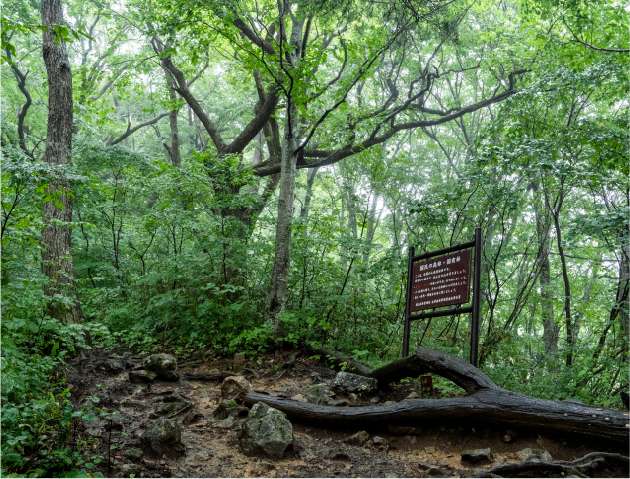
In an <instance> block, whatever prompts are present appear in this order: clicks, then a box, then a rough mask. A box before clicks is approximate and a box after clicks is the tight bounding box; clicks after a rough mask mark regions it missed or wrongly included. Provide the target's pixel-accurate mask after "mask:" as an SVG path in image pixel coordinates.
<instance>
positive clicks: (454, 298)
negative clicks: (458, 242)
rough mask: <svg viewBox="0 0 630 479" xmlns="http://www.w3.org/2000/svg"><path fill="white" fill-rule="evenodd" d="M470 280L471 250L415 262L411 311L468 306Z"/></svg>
mask: <svg viewBox="0 0 630 479" xmlns="http://www.w3.org/2000/svg"><path fill="white" fill-rule="evenodd" d="M469 277H470V249H463V250H460V251H456V252H455V253H449V254H446V255H443V256H439V257H433V258H428V259H425V260H421V261H417V262H414V263H413V281H412V284H411V311H420V310H422V309H429V308H438V307H440V306H449V305H453V304H464V303H467V302H468V298H469Z"/></svg>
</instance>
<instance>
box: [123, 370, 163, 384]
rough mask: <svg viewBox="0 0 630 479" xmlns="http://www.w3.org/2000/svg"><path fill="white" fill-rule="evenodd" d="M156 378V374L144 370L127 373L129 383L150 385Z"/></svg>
mask: <svg viewBox="0 0 630 479" xmlns="http://www.w3.org/2000/svg"><path fill="white" fill-rule="evenodd" d="M156 378H157V374H155V373H154V372H153V371H147V370H145V369H136V370H134V371H129V382H132V383H136V384H137V383H152V382H153V381H155V380H156Z"/></svg>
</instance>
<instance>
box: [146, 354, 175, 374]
mask: <svg viewBox="0 0 630 479" xmlns="http://www.w3.org/2000/svg"><path fill="white" fill-rule="evenodd" d="M144 369H146V370H148V371H153V372H154V373H155V374H157V377H158V379H162V380H164V381H177V380H178V379H179V375H178V374H177V372H176V369H177V360H176V359H175V356H173V355H172V354H166V353H157V354H152V355H150V356H148V357H147V358H145V360H144Z"/></svg>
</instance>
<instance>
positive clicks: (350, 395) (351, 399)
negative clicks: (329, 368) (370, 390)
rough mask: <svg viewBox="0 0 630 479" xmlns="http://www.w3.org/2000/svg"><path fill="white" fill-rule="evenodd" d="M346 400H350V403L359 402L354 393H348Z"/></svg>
mask: <svg viewBox="0 0 630 479" xmlns="http://www.w3.org/2000/svg"><path fill="white" fill-rule="evenodd" d="M348 399H350V401H352V402H356V401H358V400H359V396H357V395H356V394H355V393H350V394H348Z"/></svg>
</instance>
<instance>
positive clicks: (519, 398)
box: [245, 348, 630, 443]
mask: <svg viewBox="0 0 630 479" xmlns="http://www.w3.org/2000/svg"><path fill="white" fill-rule="evenodd" d="M426 372H432V373H435V374H438V375H440V376H443V377H445V378H448V379H450V380H452V381H453V382H454V383H456V384H458V385H459V386H461V387H462V388H464V389H465V390H466V391H467V392H468V393H469V395H468V396H463V397H451V398H443V399H410V400H405V401H401V402H398V403H395V404H388V405H373V406H358V407H336V406H320V405H315V404H310V403H306V402H300V401H293V400H290V399H282V398H278V397H274V396H270V395H266V394H261V393H257V392H252V393H249V394H248V395H247V396H246V397H245V402H246V403H247V404H254V403H256V402H259V401H260V402H264V403H266V404H268V405H270V406H272V407H275V408H276V409H279V410H281V411H283V412H285V413H286V414H287V415H288V416H289V417H290V418H292V419H295V420H299V421H309V422H315V423H320V424H323V423H326V424H328V425H330V426H339V427H352V426H360V427H364V426H366V425H372V426H379V425H381V426H387V425H391V424H404V425H406V426H412V425H419V424H422V425H424V424H427V423H429V422H434V421H436V422H439V423H440V424H443V423H445V422H456V423H458V424H461V423H463V422H467V423H476V424H497V425H510V426H517V427H523V428H528V429H532V428H533V429H536V430H537V431H541V432H562V433H568V434H577V435H582V436H586V437H590V438H596V439H602V440H606V441H614V442H624V443H627V442H628V432H629V431H630V429H629V428H630V424H629V419H630V418H629V417H628V413H627V412H622V411H616V410H608V409H603V408H595V407H589V406H585V405H581V404H577V403H570V402H564V401H549V400H543V399H536V398H531V397H528V396H525V395H522V394H518V393H513V392H510V391H507V390H505V389H502V388H500V387H498V386H497V385H496V384H494V383H493V382H492V380H490V378H488V377H487V376H486V375H485V374H484V373H483V372H481V371H480V370H479V369H477V368H475V367H473V366H471V365H469V364H468V363H465V362H464V361H462V360H460V359H457V358H454V357H452V356H448V355H446V354H444V353H439V352H436V351H431V350H428V349H424V348H422V349H419V350H418V351H416V353H415V354H414V355H412V356H409V357H408V358H404V359H401V360H399V361H395V362H393V363H391V364H389V365H387V366H384V367H382V368H379V369H376V370H375V371H373V372H372V373H371V374H370V376H372V377H375V378H376V379H377V380H378V381H379V384H380V385H382V386H383V385H386V384H388V383H390V382H393V381H396V380H399V379H402V378H404V377H409V376H414V375H417V374H422V373H426Z"/></svg>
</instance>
